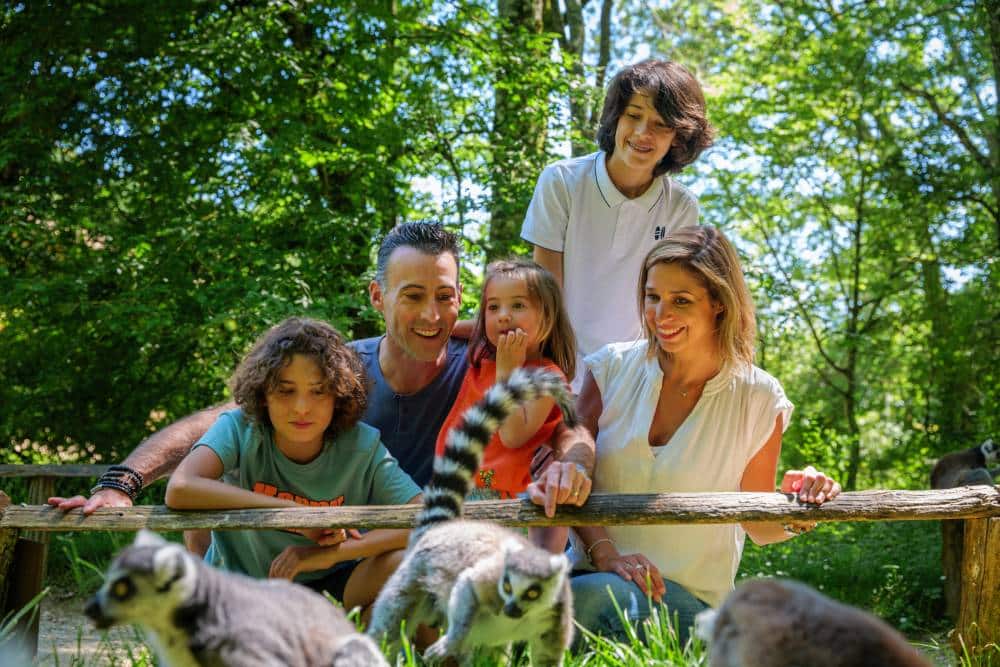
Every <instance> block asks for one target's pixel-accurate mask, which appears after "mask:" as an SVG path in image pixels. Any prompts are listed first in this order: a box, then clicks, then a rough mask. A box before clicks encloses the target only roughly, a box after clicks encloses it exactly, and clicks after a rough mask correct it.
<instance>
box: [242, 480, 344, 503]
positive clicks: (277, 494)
mask: <svg viewBox="0 0 1000 667" xmlns="http://www.w3.org/2000/svg"><path fill="white" fill-rule="evenodd" d="M253 492H254V493H259V494H261V495H262V496H270V497H271V498H281V499H282V500H294V501H295V502H296V503H298V504H299V505H305V506H306V507H340V506H341V505H343V504H344V496H343V495H340V496H337V497H336V498H333V499H331V500H312V499H311V498H306V497H304V496H299V495H296V494H294V493H291V492H289V491H280V490H278V487H276V486H274V485H273V484H268V483H266V482H254V485H253Z"/></svg>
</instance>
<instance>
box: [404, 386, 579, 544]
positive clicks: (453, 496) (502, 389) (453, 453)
mask: <svg viewBox="0 0 1000 667" xmlns="http://www.w3.org/2000/svg"><path fill="white" fill-rule="evenodd" d="M542 396H551V397H552V398H554V399H555V401H556V403H557V404H558V405H559V408H560V409H561V410H562V413H563V421H564V422H565V424H566V425H567V426H575V425H576V413H575V411H574V410H573V399H572V395H571V394H570V391H569V388H568V387H567V386H566V381H565V380H563V378H562V377H561V376H560V375H559V374H557V373H554V372H553V371H550V370H545V369H528V368H519V369H517V370H515V371H514V372H513V373H511V375H510V377H509V378H507V380H506V381H503V382H498V383H496V384H495V385H493V386H492V387H490V389H489V391H487V392H486V395H485V396H484V397H483V398H482V400H481V401H479V402H478V403H476V404H475V405H473V406H472V407H471V408H469V409H468V410H466V411H465V414H463V415H462V417H461V419H460V420H459V422H458V425H457V426H455V427H454V428H453V429H452V430H451V432H449V433H448V439H447V440H446V441H445V447H444V453H443V454H442V455H441V456H438V457H437V458H436V459H434V476H433V478H432V479H431V483H430V484H428V485H427V487H426V488H425V489H424V508H423V510H421V512H420V514H418V515H417V523H416V526H415V528H414V529H413V532H412V533H411V534H410V544H416V542H417V540H419V539H420V536H421V535H423V534H424V532H425V531H426V530H427V529H428V528H430V527H431V526H433V525H435V524H437V523H441V522H442V521H449V520H451V519H457V518H458V517H460V516H462V507H463V505H464V504H465V497H466V496H467V495H468V494H469V491H470V490H471V489H472V486H473V481H472V480H473V476H474V475H475V474H476V472H477V471H478V470H479V465H480V464H481V463H482V460H483V450H484V449H485V448H486V445H487V444H488V443H489V441H490V438H492V437H493V434H494V433H496V431H497V429H499V428H500V424H502V423H503V420H504V419H506V418H507V416H508V415H510V414H511V412H513V410H514V409H515V408H517V407H518V406H521V405H523V404H524V403H527V402H528V401H533V400H535V399H536V398H541V397H542Z"/></svg>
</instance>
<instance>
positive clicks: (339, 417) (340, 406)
mask: <svg viewBox="0 0 1000 667" xmlns="http://www.w3.org/2000/svg"><path fill="white" fill-rule="evenodd" d="M296 354H301V355H305V356H307V357H309V358H311V359H313V360H314V361H315V362H316V365H317V366H319V370H320V373H321V374H322V375H323V380H324V382H325V385H324V389H325V390H326V391H328V392H330V393H331V394H332V395H333V419H331V420H330V425H329V426H328V427H327V428H326V431H325V433H324V436H325V437H326V438H327V439H329V438H333V437H335V436H336V435H338V434H340V433H342V432H344V431H346V430H347V429H350V428H351V427H352V426H354V425H355V424H357V423H358V421H359V420H360V419H361V415H363V414H364V412H365V408H366V406H367V404H368V393H367V389H366V384H365V371H364V367H363V366H362V365H361V360H360V359H359V358H358V355H357V354H355V352H354V350H352V349H351V348H350V347H348V346H347V345H346V344H345V343H344V338H343V336H341V335H340V333H339V332H338V331H337V330H336V329H334V328H333V327H332V326H330V325H329V324H327V323H326V322H323V321H321V320H312V319H308V318H304V317H289V318H288V319H287V320H284V321H283V322H281V323H280V324H277V325H275V326H274V327H271V329H269V330H268V332H267V333H265V334H264V335H263V336H261V337H260V338H258V339H257V342H255V343H254V344H253V347H252V348H251V349H250V352H248V353H247V355H246V357H244V358H243V361H241V362H240V365H239V366H237V367H236V371H235V372H234V373H233V377H232V378H231V379H230V381H229V386H230V388H231V389H232V392H233V398H234V399H235V400H236V404H237V405H239V406H240V407H241V408H243V412H244V413H245V414H246V415H247V416H248V417H249V418H250V419H251V420H253V421H254V422H255V423H257V424H258V425H260V426H261V427H266V428H273V426H274V425H273V424H271V418H270V417H269V416H268V414H267V394H268V392H270V391H274V390H275V389H277V388H278V373H280V372H281V369H282V368H284V367H285V366H287V365H288V364H289V363H290V362H291V361H292V357H293V356H294V355H296Z"/></svg>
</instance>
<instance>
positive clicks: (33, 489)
mask: <svg viewBox="0 0 1000 667" xmlns="http://www.w3.org/2000/svg"><path fill="white" fill-rule="evenodd" d="M55 488H56V480H55V478H54V477H32V478H31V479H30V480H28V503H29V504H31V505H44V504H46V503H47V502H48V500H49V498H51V497H52V495H53V494H54V493H55ZM21 537H22V538H24V539H26V540H32V541H34V542H39V543H40V544H44V545H46V546H48V544H49V534H48V533H46V532H42V531H33V530H32V531H26V532H24V533H22V535H21ZM42 565H43V567H42V569H43V571H44V569H45V568H44V565H45V564H44V563H43V564H42ZM39 590H41V589H39Z"/></svg>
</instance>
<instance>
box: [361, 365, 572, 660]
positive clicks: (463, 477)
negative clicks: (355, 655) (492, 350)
mask: <svg viewBox="0 0 1000 667" xmlns="http://www.w3.org/2000/svg"><path fill="white" fill-rule="evenodd" d="M546 395H547V396H552V397H553V398H555V399H556V402H557V403H558V404H559V406H560V408H561V409H562V411H563V416H564V420H565V421H566V423H567V424H568V425H573V424H575V421H576V418H575V414H574V413H573V410H572V406H571V403H570V400H571V399H570V396H569V392H568V390H567V388H566V385H565V382H564V381H563V380H562V378H560V377H559V376H558V375H556V374H554V373H552V372H550V371H539V370H536V371H528V370H525V369H519V370H517V371H515V372H514V373H512V374H511V376H510V378H508V379H507V380H506V381H505V382H500V383H497V384H496V385H494V386H493V387H492V388H490V390H489V391H488V392H487V393H486V395H485V396H484V397H483V399H482V400H481V401H480V402H479V403H477V404H476V405H474V406H473V407H471V408H469V410H468V411H466V413H465V414H464V415H463V416H462V420H461V421H460V423H459V425H458V426H456V427H455V428H454V429H453V430H452V431H451V432H450V433H449V435H448V439H447V442H446V445H445V450H444V454H443V456H440V457H438V458H437V459H436V460H435V461H434V477H433V479H432V480H431V483H430V484H429V485H428V486H427V488H426V489H425V490H424V507H423V510H422V511H421V512H420V514H419V515H418V516H417V522H416V527H415V528H414V530H413V532H412V533H411V535H410V545H409V547H408V548H407V553H406V556H405V557H404V559H403V562H402V563H401V564H400V566H399V569H398V570H396V572H395V573H394V574H393V576H392V577H390V578H389V581H388V582H387V583H386V585H385V587H384V588H383V589H382V592H381V593H380V594H379V596H378V599H377V600H376V601H375V608H374V612H373V614H372V621H371V625H370V626H369V629H368V633H369V634H370V635H372V636H373V637H375V638H376V639H381V638H382V637H383V636H387V637H388V639H389V642H390V645H392V646H395V645H396V642H397V641H398V638H399V634H400V624H401V623H402V622H403V621H405V622H406V628H407V630H408V631H412V630H413V629H415V628H416V627H417V625H419V624H423V625H437V626H441V625H442V624H445V625H446V626H447V632H446V633H445V634H444V635H442V636H441V638H440V639H439V640H438V641H437V642H435V643H434V644H432V645H431V646H430V647H429V648H428V649H427V650H426V651H425V652H424V657H425V658H426V659H430V660H440V659H442V658H444V657H446V656H454V657H457V658H461V659H462V660H464V661H465V662H469V661H471V660H472V658H473V655H474V654H475V652H476V651H477V650H478V651H480V652H481V653H490V654H493V657H494V658H496V657H498V656H497V655H496V654H497V653H498V652H499V651H502V650H503V649H505V648H506V647H507V646H508V645H509V644H511V643H512V642H521V641H524V642H527V643H528V645H529V647H530V650H531V658H532V663H533V664H535V665H561V664H562V657H563V653H564V652H565V650H566V649H567V648H568V647H569V645H570V642H571V640H572V638H573V599H572V594H571V593H570V587H569V577H568V570H569V563H568V561H567V559H566V557H565V556H564V555H563V554H558V555H554V554H550V553H549V552H548V551H545V550H544V549H541V548H539V547H536V546H534V545H532V544H531V543H529V542H528V541H527V540H526V539H524V538H523V537H522V536H520V535H518V534H516V533H514V532H511V531H509V530H506V529H504V528H501V527H499V526H496V525H494V524H491V523H484V522H480V521H468V520H463V519H461V516H462V507H463V504H464V502H465V497H466V495H467V494H468V492H469V490H470V488H471V486H472V483H473V482H472V479H473V476H474V475H475V474H476V471H477V470H478V468H479V465H480V462H481V461H482V456H483V448H484V447H485V446H486V444H487V443H488V442H489V440H490V437H491V436H492V435H493V433H495V432H496V430H497V429H498V428H499V427H500V424H501V422H502V421H503V420H504V419H505V418H506V417H507V416H508V415H509V414H510V413H511V411H512V410H513V409H514V408H515V407H517V406H519V405H521V404H523V403H524V402H526V401H530V400H533V399H535V398H538V397H540V396H546Z"/></svg>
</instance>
